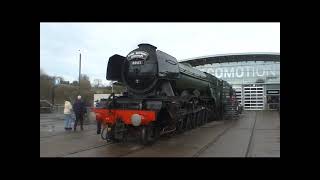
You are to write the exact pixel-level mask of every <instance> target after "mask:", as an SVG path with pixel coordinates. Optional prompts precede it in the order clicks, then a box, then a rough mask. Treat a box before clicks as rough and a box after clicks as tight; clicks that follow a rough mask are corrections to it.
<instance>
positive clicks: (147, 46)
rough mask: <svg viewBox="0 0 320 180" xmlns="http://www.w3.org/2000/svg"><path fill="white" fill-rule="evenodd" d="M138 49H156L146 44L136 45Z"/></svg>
mask: <svg viewBox="0 0 320 180" xmlns="http://www.w3.org/2000/svg"><path fill="white" fill-rule="evenodd" d="M138 47H139V48H150V49H154V50H155V49H157V47H155V46H153V45H151V44H147V43H141V44H139V45H138Z"/></svg>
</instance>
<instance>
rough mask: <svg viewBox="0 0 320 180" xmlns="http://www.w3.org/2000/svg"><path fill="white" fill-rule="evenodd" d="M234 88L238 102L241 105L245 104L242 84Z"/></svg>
mask: <svg viewBox="0 0 320 180" xmlns="http://www.w3.org/2000/svg"><path fill="white" fill-rule="evenodd" d="M234 89H235V90H236V97H237V100H238V102H239V103H240V104H241V105H243V104H242V87H241V86H240V87H234Z"/></svg>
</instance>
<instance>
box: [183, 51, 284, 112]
mask: <svg viewBox="0 0 320 180" xmlns="http://www.w3.org/2000/svg"><path fill="white" fill-rule="evenodd" d="M180 62H181V63H188V64H190V65H191V66H193V67H195V68H197V69H199V70H201V71H205V72H207V73H210V74H212V75H214V76H216V77H217V78H220V79H223V80H225V81H227V82H229V83H230V84H232V85H233V87H234V88H235V89H236V92H237V99H238V100H239V102H240V103H241V104H242V105H243V106H244V109H245V110H273V109H277V108H278V107H279V106H280V53H242V54H223V55H212V56H204V57H197V58H191V59H185V60H181V61H180Z"/></svg>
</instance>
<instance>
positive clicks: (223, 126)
mask: <svg viewBox="0 0 320 180" xmlns="http://www.w3.org/2000/svg"><path fill="white" fill-rule="evenodd" d="M40 157H200V158H201V157H280V116H279V113H278V112H277V111H244V112H243V113H242V114H241V115H240V119H239V120H226V121H214V122H210V123H208V124H206V125H203V126H201V127H198V128H196V129H193V130H190V131H187V132H184V133H182V134H178V135H174V136H171V137H165V136H164V137H161V138H160V139H159V140H158V141H157V142H155V143H154V144H153V145H151V146H143V145H141V144H139V143H138V142H135V141H133V142H131V141H130V142H125V143H108V142H106V141H105V140H102V139H101V137H100V135H97V134H96V125H95V122H94V120H91V121H87V122H86V123H85V125H84V130H83V131H80V128H78V130H77V131H76V132H74V131H65V130H64V122H63V115H61V114H60V115H58V114H40Z"/></svg>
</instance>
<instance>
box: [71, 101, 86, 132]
mask: <svg viewBox="0 0 320 180" xmlns="http://www.w3.org/2000/svg"><path fill="white" fill-rule="evenodd" d="M73 111H74V113H75V115H76V121H75V122H74V127H73V130H74V131H76V129H77V124H78V122H79V121H80V126H81V130H83V115H84V114H85V113H86V107H85V104H84V102H83V101H82V100H81V96H78V99H77V100H76V101H75V102H74V104H73Z"/></svg>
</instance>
